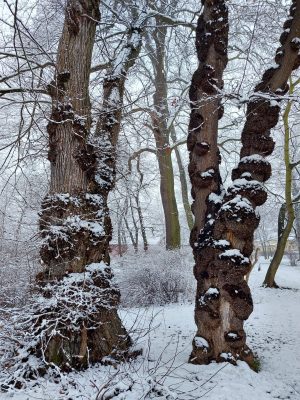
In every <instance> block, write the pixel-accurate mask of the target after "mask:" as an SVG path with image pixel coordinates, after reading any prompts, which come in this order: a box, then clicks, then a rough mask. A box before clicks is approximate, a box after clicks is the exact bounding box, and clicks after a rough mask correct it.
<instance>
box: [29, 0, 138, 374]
mask: <svg viewBox="0 0 300 400" xmlns="http://www.w3.org/2000/svg"><path fill="white" fill-rule="evenodd" d="M99 18H100V13H99V1H98V0H84V1H82V0H80V1H79V0H69V1H68V2H67V6H66V13H65V22H64V29H63V33H62V36H61V39H60V42H59V48H58V58H57V67H56V75H55V79H54V81H53V82H52V83H51V84H50V85H49V92H50V95H51V97H52V114H51V118H50V122H49V124H48V134H49V142H50V151H49V160H50V163H51V186H50V193H49V195H48V196H47V197H46V198H45V199H44V201H43V204H42V213H41V218H40V229H41V235H42V238H43V246H42V249H41V258H42V260H43V262H44V264H45V269H44V271H43V272H42V273H40V274H39V275H38V276H37V280H38V284H39V287H40V291H41V292H42V299H40V301H39V305H37V307H36V311H37V314H38V313H39V314H40V316H39V317H38V318H37V320H36V323H35V329H36V332H37V333H38V334H39V336H40V338H41V339H40V341H39V343H38V344H37V348H38V352H39V354H41V355H42V357H43V358H44V359H45V360H46V361H47V362H49V363H54V364H56V365H58V366H59V367H61V368H62V369H65V370H68V369H70V368H72V367H74V368H85V367H87V366H88V363H89V362H96V361H101V360H102V359H103V357H105V356H110V357H114V358H122V357H124V356H126V355H127V352H128V347H129V345H130V344H131V341H130V338H129V337H128V335H127V333H126V330H125V329H124V327H123V326H122V323H121V321H120V319H119V317H118V314H117V306H118V304H119V297H120V294H119V290H118V289H117V288H116V287H115V286H114V284H113V281H112V278H113V275H112V272H111V269H110V267H109V248H108V245H109V241H110V239H111V230H112V227H111V221H110V217H109V212H108V207H107V197H108V194H109V192H110V190H111V189H112V187H113V185H114V177H115V159H116V154H115V153H116V142H117V138H118V132H119V127H120V118H121V110H122V96H123V91H124V82H125V78H126V72H127V71H128V68H129V67H130V66H131V65H132V60H133V59H134V57H133V56H134V55H136V54H138V52H139V49H140V46H141V40H140V39H141V38H140V34H141V28H140V26H138V27H133V28H132V30H131V31H130V33H129V39H128V42H127V43H126V44H125V46H124V47H125V48H123V49H122V51H123V53H122V55H124V57H123V58H122V63H121V65H118V66H115V65H114V66H113V67H112V71H111V73H110V74H109V75H108V76H107V78H106V79H105V82H104V102H103V112H102V114H101V117H100V120H99V122H98V125H97V129H96V135H95V137H94V138H90V139H89V140H88V136H89V133H90V124H91V119H90V101H89V90H88V88H89V76H90V69H91V57H92V50H93V44H94V37H95V30H96V24H97V21H99ZM128 50H129V51H128ZM130 57H131V58H130ZM119 61H120V60H119ZM119 61H118V63H119ZM41 307H42V310H41Z"/></svg>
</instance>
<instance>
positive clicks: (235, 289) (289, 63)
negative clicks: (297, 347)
mask: <svg viewBox="0 0 300 400" xmlns="http://www.w3.org/2000/svg"><path fill="white" fill-rule="evenodd" d="M227 29H228V23H227V7H226V4H225V2H219V1H218V2H217V1H204V11H203V14H202V16H201V17H200V19H199V23H198V29H197V42H196V43H197V50H198V57H199V61H200V65H199V68H198V70H197V71H196V73H195V74H194V77H193V80H192V85H191V91H190V93H191V102H192V114H191V124H190V133H189V139H188V145H189V150H190V151H191V163H190V174H191V181H192V185H193V196H194V197H195V202H194V205H193V209H194V213H195V221H196V228H195V230H194V233H193V234H192V236H191V244H192V246H193V247H194V254H195V259H196V266H195V277H196V279H197V282H198V287H197V294H196V311H195V319H196V323H197V328H198V330H197V334H196V336H195V338H194V341H193V351H192V354H191V357H190V361H191V362H193V363H199V364H201V363H208V362H210V361H211V360H217V361H229V362H231V363H235V362H236V360H238V359H241V360H245V361H246V362H248V363H249V365H251V366H252V367H255V362H254V359H253V354H252V352H251V350H250V349H249V348H248V347H247V345H246V335H245V332H244V328H243V324H244V321H245V320H246V319H247V318H248V317H249V315H250V314H251V312H252V309H253V303H252V298H251V293H250V289H249V287H248V285H247V283H246V281H245V280H244V276H245V275H247V273H248V271H249V269H250V268H251V263H250V259H249V257H250V255H251V253H252V251H253V234H254V230H255V229H256V227H257V226H258V224H259V217H258V215H257V213H256V212H255V208H256V207H257V206H260V205H262V204H263V203H264V202H265V201H266V199H267V193H266V191H265V189H264V188H263V183H264V182H265V181H266V180H267V179H268V178H269V177H270V175H271V166H270V164H269V163H268V162H267V161H266V160H265V156H267V155H269V154H271V153H272V151H273V148H274V142H273V140H272V138H271V137H270V133H271V129H272V128H274V127H275V126H276V124H277V122H278V118H279V112H280V106H279V103H278V101H277V100H280V99H281V98H282V96H283V95H284V94H285V93H287V91H288V86H287V81H288V79H289V76H290V75H291V73H292V71H293V70H294V69H296V68H298V66H299V63H300V59H299V55H298V51H299V43H300V1H299V0H294V1H293V2H292V6H291V9H290V16H289V18H288V20H287V21H286V23H285V25H284V32H283V34H282V36H281V38H280V42H281V45H282V46H281V47H280V48H279V49H278V51H277V53H276V58H275V61H276V66H274V67H272V68H270V69H267V71H266V72H265V73H264V75H263V77H262V80H261V82H260V83H259V84H258V85H257V86H256V88H255V93H254V94H253V95H252V96H251V97H250V99H249V101H248V105H247V114H246V122H245V125H244V129H243V131H242V137H241V141H242V149H241V153H240V162H239V164H238V167H236V168H235V169H233V171H232V179H233V183H232V185H231V186H229V188H228V190H227V191H226V192H225V193H223V194H222V196H220V192H221V189H220V179H219V169H218V150H217V147H216V131H217V125H216V122H215V118H214V120H213V123H214V125H213V128H214V129H212V130H211V131H210V132H211V134H210V136H207V131H208V129H209V128H210V129H211V124H212V123H211V124H209V123H208V121H209V122H210V121H211V119H208V117H207V116H206V114H204V111H205V110H206V107H207V104H210V102H209V103H208V101H207V100H206V101H205V103H204V106H203V108H202V109H201V108H200V107H199V105H198V107H196V106H195V104H196V105H197V104H198V102H200V104H201V100H202V99H203V97H205V94H207V93H208V94H209V95H210V96H212V95H214V96H213V97H212V98H213V99H216V94H217V93H219V92H220V91H219V88H220V78H219V79H218V77H219V76H220V75H218V74H220V68H221V72H222V70H223V68H224V62H225V63H226V48H227V36H226V32H227ZM216 56H218V58H217V59H216ZM217 61H218V62H217ZM204 85H205V86H204ZM201 89H202V91H201ZM211 103H212V104H213V106H211V107H212V109H211V114H212V115H216V113H217V112H218V110H219V107H218V103H217V101H216V100H212V101H211Z"/></svg>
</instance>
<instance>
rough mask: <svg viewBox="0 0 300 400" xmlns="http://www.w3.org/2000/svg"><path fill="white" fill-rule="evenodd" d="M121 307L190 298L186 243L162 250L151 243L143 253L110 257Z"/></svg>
mask: <svg viewBox="0 0 300 400" xmlns="http://www.w3.org/2000/svg"><path fill="white" fill-rule="evenodd" d="M113 269H114V271H115V273H116V277H117V280H118V282H119V286H120V290H121V302H122V305H123V306H125V307H137V306H149V305H152V304H155V305H164V304H170V303H178V302H186V301H193V299H194V294H195V280H194V276H193V256H192V251H191V249H190V248H189V247H187V248H184V249H180V250H176V251H175V250H173V251H166V250H165V249H163V248H160V247H156V246H155V247H152V248H150V249H149V250H148V252H147V253H138V254H132V253H130V254H126V255H125V256H124V257H120V258H119V257H118V258H115V259H114V260H113Z"/></svg>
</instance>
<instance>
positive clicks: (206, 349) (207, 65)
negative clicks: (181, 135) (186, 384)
mask: <svg viewBox="0 0 300 400" xmlns="http://www.w3.org/2000/svg"><path fill="white" fill-rule="evenodd" d="M202 4H203V5H204V8H203V12H202V15H201V16H200V17H199V20H198V26H197V31H196V49H197V55H198V60H199V66H198V69H197V70H196V71H195V73H194V75H193V78H192V82H191V87H190V101H191V117H190V124H189V135H188V139H187V146H188V150H189V152H190V163H189V175H190V180H191V183H192V197H193V199H194V202H193V204H192V211H193V213H194V215H195V225H194V228H193V230H192V232H191V237H190V243H191V246H192V248H193V250H194V257H195V261H196V265H195V268H194V274H195V278H196V279H197V293H196V309H195V322H196V324H197V327H198V332H197V335H196V337H195V339H194V341H193V353H192V355H191V357H190V361H191V362H193V363H202V362H208V361H209V360H210V359H212V358H213V357H212V349H213V347H216V346H217V347H219V348H221V346H220V344H219V343H218V342H219V341H220V340H219V339H218V336H219V335H218V333H217V332H216V334H215V337H216V339H215V341H216V343H213V342H212V340H214V338H212V337H211V336H212V334H213V332H214V331H215V330H216V329H218V325H220V322H221V318H222V317H221V315H218V314H217V312H218V310H217V308H216V310H214V308H215V307H214V308H213V309H212V308H208V307H206V309H205V308H204V307H203V305H204V304H206V302H207V300H209V301H210V302H211V303H212V304H213V302H214V300H215V299H217V297H218V296H219V290H218V289H216V288H217V285H216V284H213V281H212V279H213V277H212V276H211V273H210V265H209V263H207V262H206V259H207V256H208V254H207V252H209V251H210V250H209V249H208V248H205V247H204V248H203V246H202V244H201V242H202V241H203V238H202V237H203V236H204V235H205V237H209V235H210V234H211V229H208V230H207V229H206V230H205V231H204V224H205V218H206V216H208V215H210V216H211V218H213V216H214V215H215V213H216V211H217V207H218V203H216V202H215V201H214V199H215V197H214V196H219V195H220V194H221V177H220V172H219V162H220V153H219V149H218V145H217V139H218V120H219V119H220V118H221V117H222V106H221V104H220V98H219V97H218V94H219V93H218V91H219V89H222V88H223V80H222V76H223V71H224V69H225V67H226V65H227V44H228V9H227V6H226V4H225V1H216V0H215V1H202ZM212 194H213V195H212ZM217 198H219V197H217ZM210 200H212V201H210ZM199 234H200V235H199ZM198 237H199V239H197V238H198ZM198 241H199V243H200V244H201V247H200V251H199V249H198ZM203 252H204V254H203ZM210 288H211V289H213V290H211V293H210V292H209V291H208V290H209V289H210ZM221 309H222V311H223V314H224V316H225V313H226V312H227V307H226V304H224V306H223V305H221V306H220V310H221ZM224 324H226V321H225V320H224ZM222 339H223V338H221V340H222ZM217 341H218V342H217ZM220 353H222V351H220Z"/></svg>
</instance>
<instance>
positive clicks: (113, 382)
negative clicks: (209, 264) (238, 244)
mask: <svg viewBox="0 0 300 400" xmlns="http://www.w3.org/2000/svg"><path fill="white" fill-rule="evenodd" d="M259 265H260V266H261V270H260V271H258V266H257V265H256V267H255V270H254V271H253V272H252V275H251V277H250V286H251V289H252V293H253V299H254V304H255V309H254V312H253V314H252V315H251V317H250V318H249V320H248V321H247V323H246V331H247V334H248V343H249V345H250V347H251V348H252V349H253V350H254V351H255V353H256V354H257V356H258V357H259V364H260V365H259V366H260V372H259V373H258V374H257V373H255V372H253V371H252V370H250V369H249V368H248V366H247V365H246V364H245V363H239V365H238V366H237V367H234V366H232V365H230V364H226V363H225V364H211V365H209V366H195V365H191V364H188V363H187V360H188V357H189V354H190V351H191V342H192V338H193V335H194V334H195V324H194V321H193V308H194V307H193V304H174V305H169V306H164V307H153V306H152V307H148V308H142V309H141V308H139V309H132V308H127V309H124V310H123V311H122V312H121V314H122V318H123V319H124V320H125V321H126V325H127V327H128V328H129V330H133V333H132V336H133V337H134V338H135V340H136V343H135V346H136V347H137V348H142V349H143V355H142V356H139V357H138V358H137V359H136V360H135V361H133V362H131V363H127V364H124V365H121V366H118V367H116V368H114V367H112V366H100V365H97V366H93V367H91V368H90V369H89V370H87V371H85V372H79V373H78V372H77V373H70V374H68V375H62V376H61V379H58V380H57V382H53V381H51V380H49V379H48V380H47V379H46V378H41V379H40V380H39V381H38V382H31V383H29V384H28V386H27V388H25V389H22V390H16V391H11V392H8V393H0V398H1V399H3V400H5V399H16V400H27V399H44V400H46V399H47V400H48V399H49V400H68V399H69V400H73V399H74V400H75V399H82V400H83V399H95V400H96V399H99V400H100V399H103V400H104V399H106V400H108V399H118V400H121V399H122V400H125V399H126V400H138V399H162V400H163V399H166V400H172V399H182V400H190V399H191V400H192V399H200V398H204V399H208V400H229V399H230V400H241V399H242V400H248V399H249V400H250V399H251V400H252V399H255V400H267V399H292V400H296V399H298V400H299V399H300V379H299V377H300V350H299V349H300V334H299V332H300V319H299V312H300V267H299V266H298V267H290V266H288V263H287V262H286V263H285V262H284V263H283V265H282V266H281V268H280V270H279V272H278V276H277V283H278V284H279V285H280V286H282V287H284V289H278V290H274V289H265V288H262V287H261V284H262V281H263V278H264V276H265V272H266V269H267V266H268V262H266V261H264V259H262V258H261V259H260V262H259Z"/></svg>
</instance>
